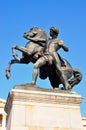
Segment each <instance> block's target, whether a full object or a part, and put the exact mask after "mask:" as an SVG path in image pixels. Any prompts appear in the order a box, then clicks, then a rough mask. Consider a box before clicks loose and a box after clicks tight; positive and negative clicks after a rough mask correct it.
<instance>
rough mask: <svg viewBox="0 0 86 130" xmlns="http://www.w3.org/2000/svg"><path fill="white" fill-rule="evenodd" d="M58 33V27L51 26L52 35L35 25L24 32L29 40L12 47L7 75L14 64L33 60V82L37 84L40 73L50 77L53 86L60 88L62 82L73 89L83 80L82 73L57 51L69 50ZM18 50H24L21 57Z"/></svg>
mask: <svg viewBox="0 0 86 130" xmlns="http://www.w3.org/2000/svg"><path fill="white" fill-rule="evenodd" d="M58 34H59V30H58V28H56V27H51V28H50V37H49V36H48V34H47V32H45V31H44V30H42V29H40V28H38V27H33V28H31V29H30V30H29V32H26V33H24V38H26V39H28V40H29V42H28V43H27V44H26V46H25V47H20V46H17V45H15V46H13V47H12V54H13V57H14V59H12V60H11V61H10V62H9V63H8V66H7V68H6V77H7V78H8V79H9V78H10V68H11V65H12V64H14V63H19V64H28V63H30V62H32V63H33V64H34V69H33V76H32V82H31V84H33V85H35V84H36V80H37V76H38V74H39V77H40V78H41V79H46V78H49V81H50V83H51V86H52V87H53V88H59V85H60V84H62V85H63V87H62V88H63V89H65V90H69V89H72V87H73V86H74V85H76V84H78V83H79V82H80V81H81V79H82V74H81V72H80V71H79V70H78V69H75V68H72V66H71V65H70V64H69V62H68V61H67V60H65V59H64V58H62V57H61V56H60V55H59V54H58V52H57V51H58V50H59V49H60V48H62V49H63V50H64V51H68V47H67V46H66V45H65V44H64V42H63V41H62V40H60V39H58V38H57V36H58ZM16 50H19V51H21V52H22V57H21V58H20V57H19V56H18V55H17V54H16ZM38 69H39V71H38Z"/></svg>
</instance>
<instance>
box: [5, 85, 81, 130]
mask: <svg viewBox="0 0 86 130" xmlns="http://www.w3.org/2000/svg"><path fill="white" fill-rule="evenodd" d="M81 102H82V97H81V96H80V95H78V94H77V93H72V92H70V91H66V90H50V89H43V88H39V87H36V86H31V85H29V84H26V85H20V86H15V87H14V88H13V89H12V90H11V91H10V93H9V95H8V98H7V102H6V105H5V111H6V112H7V129H6V130H83V127H82V118H81V113H80V104H81Z"/></svg>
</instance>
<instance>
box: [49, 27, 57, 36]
mask: <svg viewBox="0 0 86 130" xmlns="http://www.w3.org/2000/svg"><path fill="white" fill-rule="evenodd" d="M50 30H52V31H53V32H55V33H56V34H59V29H58V28H57V27H54V26H52V27H51V28H50Z"/></svg>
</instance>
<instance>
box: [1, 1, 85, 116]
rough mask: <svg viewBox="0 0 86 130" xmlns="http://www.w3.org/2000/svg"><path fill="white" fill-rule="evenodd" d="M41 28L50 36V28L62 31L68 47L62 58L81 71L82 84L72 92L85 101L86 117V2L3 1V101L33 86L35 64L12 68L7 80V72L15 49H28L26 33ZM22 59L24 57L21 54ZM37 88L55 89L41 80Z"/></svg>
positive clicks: (38, 81) (83, 112)
mask: <svg viewBox="0 0 86 130" xmlns="http://www.w3.org/2000/svg"><path fill="white" fill-rule="evenodd" d="M33 26H38V27H40V28H42V29H44V30H45V31H47V32H49V28H50V27H51V26H57V27H58V28H59V30H60V34H59V39H62V40H63V41H64V42H65V44H66V45H67V46H68V47H69V52H67V53H66V52H64V51H63V50H60V51H59V53H60V55H61V56H62V57H64V58H66V59H67V60H68V61H69V62H70V64H71V65H72V66H73V67H75V68H78V69H79V70H80V71H81V72H82V74H83V79H82V81H81V82H80V83H79V84H78V85H76V86H75V87H74V88H73V91H76V92H78V94H79V95H81V96H82V97H83V98H84V99H83V102H82V103H81V115H82V116H86V78H85V77H86V61H85V60H86V58H85V57H86V1H85V0H71V1H69V0H43V1H41V0H31V1H29V0H14V1H12V0H8V1H7V0H1V1H0V44H1V47H0V98H3V99H6V98H7V96H8V93H9V91H10V90H11V89H12V88H13V87H14V86H15V85H20V84H24V83H30V82H31V80H32V69H33V64H31V63H30V64H28V65H19V64H15V65H13V66H12V67H11V78H10V79H9V80H7V79H6V77H5V69H6V67H7V64H8V62H9V60H10V59H12V58H13V57H12V52H11V47H12V46H13V45H19V46H25V44H26V42H27V40H26V39H24V38H23V33H24V32H26V31H28V30H29V29H30V28H31V27H33ZM18 54H19V56H21V53H20V52H18ZM37 85H38V86H41V87H43V88H45V87H47V88H52V87H51V85H50V83H49V81H48V80H41V79H39V78H38V80H37Z"/></svg>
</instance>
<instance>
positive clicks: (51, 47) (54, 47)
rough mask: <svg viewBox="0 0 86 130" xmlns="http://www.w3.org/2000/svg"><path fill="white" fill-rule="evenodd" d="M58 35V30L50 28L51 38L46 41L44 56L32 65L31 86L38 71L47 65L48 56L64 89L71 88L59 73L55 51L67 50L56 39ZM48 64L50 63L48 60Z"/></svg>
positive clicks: (57, 56)
mask: <svg viewBox="0 0 86 130" xmlns="http://www.w3.org/2000/svg"><path fill="white" fill-rule="evenodd" d="M58 34H59V30H58V29H57V28H56V27H51V28H50V36H51V38H50V39H48V40H47V46H46V48H45V52H44V55H43V56H42V57H40V58H39V59H38V60H37V61H36V63H35V64H34V69H33V79H32V84H36V80H37V76H38V69H39V68H40V67H42V66H43V65H45V64H47V59H48V56H49V55H50V56H51V57H52V59H53V63H54V65H55V67H56V70H57V71H58V74H59V78H60V80H61V83H62V84H63V85H64V89H69V88H71V86H70V85H69V83H68V82H67V79H66V77H65V75H64V74H63V73H62V71H61V62H60V59H59V55H58V53H57V51H58V50H59V49H60V48H63V49H64V51H68V48H67V47H66V45H65V44H64V43H63V41H62V40H59V39H57V36H58ZM48 62H49V63H51V61H49V59H48Z"/></svg>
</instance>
